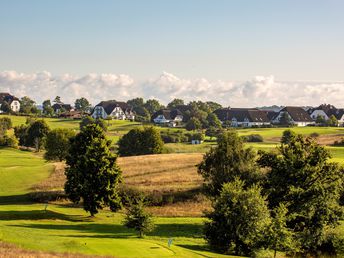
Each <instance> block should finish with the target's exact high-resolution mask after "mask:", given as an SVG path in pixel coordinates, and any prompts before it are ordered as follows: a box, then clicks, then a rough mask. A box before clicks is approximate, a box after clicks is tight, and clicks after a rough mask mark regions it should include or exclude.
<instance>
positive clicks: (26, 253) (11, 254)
mask: <svg viewBox="0 0 344 258" xmlns="http://www.w3.org/2000/svg"><path fill="white" fill-rule="evenodd" d="M0 257H4V258H60V257H65V258H91V257H99V258H105V257H110V256H95V255H92V256H91V255H83V254H72V253H54V252H42V251H32V250H26V249H23V248H20V247H18V246H16V245H14V244H9V243H4V242H0Z"/></svg>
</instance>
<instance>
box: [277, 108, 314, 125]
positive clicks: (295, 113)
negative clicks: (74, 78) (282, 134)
mask: <svg viewBox="0 0 344 258" xmlns="http://www.w3.org/2000/svg"><path fill="white" fill-rule="evenodd" d="M280 112H288V114H289V115H290V117H291V118H292V119H293V120H294V121H295V122H313V120H312V118H311V117H310V115H309V114H308V113H307V112H306V111H305V110H304V109H303V108H302V107H291V106H287V107H285V108H283V109H282V110H281V111H280Z"/></svg>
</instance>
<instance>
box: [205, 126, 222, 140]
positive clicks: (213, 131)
mask: <svg viewBox="0 0 344 258" xmlns="http://www.w3.org/2000/svg"><path fill="white" fill-rule="evenodd" d="M221 133H223V131H222V129H219V128H215V127H212V126H210V127H209V128H208V129H207V130H206V131H205V135H206V136H208V137H210V139H212V138H214V137H217V136H218V135H219V134H221Z"/></svg>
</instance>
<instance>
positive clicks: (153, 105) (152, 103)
mask: <svg viewBox="0 0 344 258" xmlns="http://www.w3.org/2000/svg"><path fill="white" fill-rule="evenodd" d="M144 107H145V108H146V109H147V110H148V112H149V113H150V115H153V114H154V113H155V112H156V111H158V110H160V109H162V108H163V106H162V105H161V104H160V103H159V101H158V100H156V99H149V100H147V101H146V103H145V104H144Z"/></svg>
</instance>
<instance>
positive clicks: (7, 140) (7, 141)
mask: <svg viewBox="0 0 344 258" xmlns="http://www.w3.org/2000/svg"><path fill="white" fill-rule="evenodd" d="M0 146H5V147H11V148H18V139H17V138H16V137H15V136H13V135H11V136H8V135H5V136H3V137H1V138H0Z"/></svg>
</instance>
